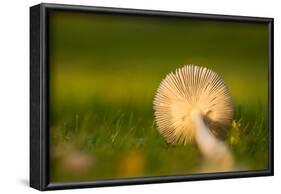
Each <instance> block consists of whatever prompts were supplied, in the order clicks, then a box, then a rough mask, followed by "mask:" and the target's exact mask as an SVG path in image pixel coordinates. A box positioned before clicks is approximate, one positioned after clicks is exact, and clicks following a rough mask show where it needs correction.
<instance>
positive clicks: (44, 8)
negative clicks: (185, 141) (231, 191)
mask: <svg viewBox="0 0 281 194" xmlns="http://www.w3.org/2000/svg"><path fill="white" fill-rule="evenodd" d="M52 10H56V11H78V12H102V13H116V14H126V15H146V16H163V17H184V18H194V19H206V20H223V21H226V22H227V21H238V22H253V23H265V24H267V25H268V33H269V36H268V56H269V57H268V58H269V61H268V72H269V75H268V77H269V80H268V84H269V86H268V88H269V93H268V100H269V106H268V110H269V111H268V112H269V119H268V120H269V134H268V136H269V145H268V146H269V156H268V160H269V162H268V164H269V167H268V169H267V170H257V171H240V172H227V173H206V174H188V175H178V176H164V177H163V176H162V177H144V178H143V177H142V178H127V179H115V180H98V181H89V182H68V183H50V182H49V130H48V129H49V128H48V127H49V126H48V125H49V124H48V121H49V106H48V104H49V83H48V78H49V69H48V67H49V66H48V52H49V51H48V49H49V45H48V14H49V12H50V11H52ZM273 25H274V20H273V18H261V17H245V16H228V15H213V14H198V13H183V12H168V11H151V10H137V9H120V8H109V7H92V6H78V5H58V4H45V3H43V4H39V5H35V6H33V7H30V186H31V187H33V188H35V189H38V190H55V189H73V188H87V187H101V186H116V185H133V184H148V183H167V182H179V181H196V180H210V179H226V178H242V177H257V176H272V175H273V172H274V171H273V112H274V111H273V107H274V106H273V84H274V83H273V68H274V67H273V33H274V32H273Z"/></svg>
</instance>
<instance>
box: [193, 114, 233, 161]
mask: <svg viewBox="0 0 281 194" xmlns="http://www.w3.org/2000/svg"><path fill="white" fill-rule="evenodd" d="M191 118H192V120H193V122H194V123H195V125H196V132H195V139H196V142H197V145H198V147H199V149H200V151H201V152H202V154H203V155H204V157H205V158H207V159H208V160H211V161H218V160H223V161H224V162H225V161H226V160H227V161H228V162H230V163H231V165H232V163H233V158H232V154H231V152H230V150H229V148H228V146H227V145H226V144H225V143H224V142H222V141H221V140H219V139H217V138H216V137H215V136H214V135H213V134H212V133H211V131H210V129H209V128H208V127H207V126H206V124H205V123H204V120H203V114H202V112H201V111H200V110H198V109H193V110H192V111H191Z"/></svg>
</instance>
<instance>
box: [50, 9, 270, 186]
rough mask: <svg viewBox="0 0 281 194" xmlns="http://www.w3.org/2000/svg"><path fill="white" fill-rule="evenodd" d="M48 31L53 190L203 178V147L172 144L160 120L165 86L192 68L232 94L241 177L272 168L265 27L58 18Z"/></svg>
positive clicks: (232, 134)
mask: <svg viewBox="0 0 281 194" xmlns="http://www.w3.org/2000/svg"><path fill="white" fill-rule="evenodd" d="M50 26H51V31H50V76H51V77H50V141H51V142H50V147H51V161H50V165H51V168H50V181H51V182H65V181H84V180H85V181H87V180H97V179H111V178H127V177H143V176H166V175H174V174H177V175H178V174H188V173H200V172H202V168H201V166H202V164H203V162H204V161H203V158H202V156H201V154H200V153H199V151H198V149H197V147H196V145H195V144H191V145H186V146H182V145H177V146H171V145H168V144H167V143H165V141H164V139H163V138H162V137H161V136H160V134H159V133H158V131H157V129H156V126H155V121H154V116H153V108H152V104H153V98H154V96H155V93H156V90H157V87H158V85H159V83H160V81H161V80H162V79H163V78H164V77H165V76H166V74H168V73H169V72H171V71H174V70H175V69H176V68H178V67H182V66H183V65H185V64H197V65H203V66H206V67H208V68H211V69H213V70H214V71H216V72H218V73H219V74H220V75H221V76H222V77H223V79H224V81H225V83H226V84H227V86H228V87H229V90H230V93H231V95H232V98H233V103H234V108H235V117H234V121H233V125H232V128H231V129H229V132H228V133H227V136H226V138H225V141H226V142H227V143H228V144H229V146H230V148H231V150H232V152H233V154H234V157H235V160H236V163H237V166H239V168H238V170H260V169H266V168H267V167H268V110H267V107H268V96H267V91H268V85H267V84H268V82H267V78H268V72H267V61H268V60H267V59H268V56H267V36H268V34H267V27H266V25H265V24H246V23H231V22H229V23H226V22H218V21H208V22H207V21H201V20H192V19H179V18H173V19H170V18H167V19H164V18H158V17H154V18H146V17H142V16H132V17H127V16H125V15H116V16H112V15H110V14H109V15H105V14H81V13H71V12H64V13H63V12H60V13H55V12H53V13H51V15H50Z"/></svg>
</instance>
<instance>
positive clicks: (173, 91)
mask: <svg viewBox="0 0 281 194" xmlns="http://www.w3.org/2000/svg"><path fill="white" fill-rule="evenodd" d="M153 104H154V107H153V108H154V111H155V112H154V114H155V118H156V125H157V128H158V130H159V132H160V134H161V135H162V136H164V138H165V140H166V141H167V142H168V143H171V144H187V143H191V142H192V141H193V140H194V138H195V132H196V126H195V123H194V121H193V119H192V112H193V111H194V110H196V111H200V113H201V115H202V119H203V121H204V122H205V124H206V125H207V127H208V128H209V129H210V130H211V132H212V133H213V134H214V135H215V136H216V137H223V135H224V134H225V132H226V130H227V129H228V128H229V127H230V126H231V123H232V119H233V105H232V99H231V96H230V93H229V91H228V88H227V86H226V85H225V83H224V82H223V80H222V78H221V77H220V76H219V75H218V74H217V73H216V72H214V71H212V70H210V69H208V68H206V67H201V66H195V65H186V66H184V67H182V68H178V69H176V71H175V72H171V73H169V74H168V75H167V76H166V77H165V79H164V80H162V81H161V83H160V85H159V87H158V90H157V93H156V96H155V99H154V102H153Z"/></svg>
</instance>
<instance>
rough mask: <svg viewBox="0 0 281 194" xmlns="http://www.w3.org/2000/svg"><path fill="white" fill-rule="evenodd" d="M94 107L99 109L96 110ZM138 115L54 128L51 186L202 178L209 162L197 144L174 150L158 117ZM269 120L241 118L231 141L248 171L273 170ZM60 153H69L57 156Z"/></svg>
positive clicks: (119, 113)
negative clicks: (166, 177)
mask: <svg viewBox="0 0 281 194" xmlns="http://www.w3.org/2000/svg"><path fill="white" fill-rule="evenodd" d="M97 104H98V103H97ZM92 107H97V106H96V104H93V105H92V106H91V108H92ZM238 109H239V108H237V107H236V110H238ZM134 112H136V111H134V110H133V109H132V108H127V110H124V109H123V110H115V109H114V108H111V109H110V108H109V107H108V108H107V109H105V108H102V107H100V109H99V111H97V112H96V113H93V112H87V113H76V114H73V115H69V117H65V119H63V120H60V121H58V122H57V125H56V126H53V128H51V148H52V152H51V156H52V157H51V165H52V166H51V169H52V171H51V180H52V181H55V182H61V181H78V180H80V181H83V180H96V179H108V178H122V177H136V176H164V175H173V174H187V173H198V172H200V165H201V163H202V161H203V160H202V157H201V154H200V153H199V151H198V149H197V147H196V145H195V144H190V145H186V146H181V145H178V146H171V145H168V144H167V143H166V142H165V141H164V139H163V138H162V137H161V135H160V134H159V133H158V131H157V128H156V126H155V122H154V120H153V116H152V114H153V113H152V111H149V112H142V113H139V114H138V115H136V114H134ZM242 118H243V119H242ZM245 118H246V119H245ZM264 118H265V117H264V115H262V114H260V113H257V114H256V115H253V116H252V118H251V117H249V118H247V116H245V115H243V112H237V114H236V116H235V120H234V121H233V125H232V128H231V129H230V130H229V132H228V135H227V137H226V139H225V141H226V142H227V143H228V144H229V145H230V147H231V150H232V152H233V153H234V156H235V159H236V163H237V165H238V166H239V168H240V169H242V170H257V169H266V168H267V165H268V163H267V162H268V158H267V155H268V147H267V146H268V142H267V141H268V136H267V134H268V133H267V130H268V129H267V125H266V123H267V121H266V120H265V119H264ZM60 148H63V149H64V151H63V152H62V153H61V154H56V153H57V149H60ZM64 152H66V153H73V152H74V153H75V152H80V153H83V154H84V155H82V158H83V157H84V156H86V159H87V160H88V161H90V162H89V163H90V164H89V165H88V163H87V161H86V162H84V163H83V162H81V163H79V162H78V163H75V164H76V165H75V164H74V165H73V166H72V164H69V161H71V160H73V159H72V158H71V157H70V158H68V159H67V160H69V161H65V155H64V154H63V153H64ZM69 155H71V154H69ZM74 156H75V157H78V158H79V157H81V156H77V155H75V154H74ZM80 165H81V168H83V165H84V166H86V168H87V172H86V173H85V172H84V171H83V170H81V168H80V167H79V166H80ZM130 165H131V166H130ZM68 166H69V168H66V169H65V167H68ZM76 167H77V168H78V169H77V172H76V170H75V168H76ZM73 168H74V169H73Z"/></svg>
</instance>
